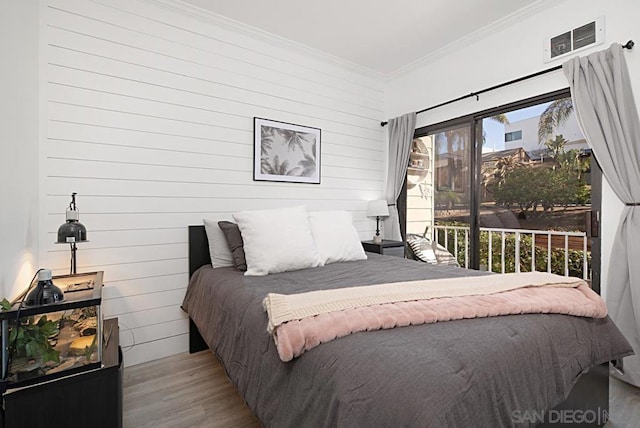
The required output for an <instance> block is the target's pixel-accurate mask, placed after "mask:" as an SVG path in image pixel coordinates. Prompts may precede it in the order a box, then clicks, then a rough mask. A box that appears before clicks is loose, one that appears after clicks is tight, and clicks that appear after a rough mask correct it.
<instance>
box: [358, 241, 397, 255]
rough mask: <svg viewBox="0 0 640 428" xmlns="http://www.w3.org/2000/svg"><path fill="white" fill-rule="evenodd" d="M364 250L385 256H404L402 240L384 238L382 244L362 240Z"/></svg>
mask: <svg viewBox="0 0 640 428" xmlns="http://www.w3.org/2000/svg"><path fill="white" fill-rule="evenodd" d="M362 246H363V247H364V250H365V251H368V252H370V253H378V254H383V255H385V256H394V257H404V242H402V241H392V240H390V239H385V240H383V241H382V244H375V243H374V242H373V241H362Z"/></svg>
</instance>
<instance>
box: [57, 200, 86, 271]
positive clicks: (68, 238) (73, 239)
mask: <svg viewBox="0 0 640 428" xmlns="http://www.w3.org/2000/svg"><path fill="white" fill-rule="evenodd" d="M79 218H80V212H79V211H78V207H77V206H76V193H72V194H71V203H70V204H69V207H68V208H67V222H66V223H65V224H63V225H62V226H60V227H59V228H58V240H57V241H56V244H69V245H70V246H71V269H70V272H71V274H72V275H74V274H75V273H76V251H77V248H76V243H78V242H87V228H86V227H84V225H83V224H82V223H80V222H79V221H78V219H79Z"/></svg>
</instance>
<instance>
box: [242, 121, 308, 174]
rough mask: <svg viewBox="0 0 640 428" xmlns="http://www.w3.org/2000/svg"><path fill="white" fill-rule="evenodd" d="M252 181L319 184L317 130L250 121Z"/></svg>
mask: <svg viewBox="0 0 640 428" xmlns="http://www.w3.org/2000/svg"><path fill="white" fill-rule="evenodd" d="M253 138H254V155H253V156H254V157H253V179H254V181H285V182H291V183H311V184H320V143H321V131H320V129H318V128H311V127H308V126H300V125H294V124H292V123H286V122H278V121H275V120H268V119H262V118H259V117H254V118H253Z"/></svg>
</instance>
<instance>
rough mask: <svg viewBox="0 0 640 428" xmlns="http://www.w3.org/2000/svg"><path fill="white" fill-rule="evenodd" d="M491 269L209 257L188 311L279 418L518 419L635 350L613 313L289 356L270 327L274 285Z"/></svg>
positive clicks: (286, 422) (458, 328)
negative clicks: (259, 263)
mask: <svg viewBox="0 0 640 428" xmlns="http://www.w3.org/2000/svg"><path fill="white" fill-rule="evenodd" d="M482 274H484V273H482V272H478V271H470V270H465V269H459V268H454V267H434V266H431V265H428V264H425V263H418V262H414V261H410V260H404V259H400V258H395V257H385V256H379V255H375V254H369V260H366V261H361V262H345V263H335V264H331V265H328V266H324V267H321V268H314V269H305V270H300V271H295V272H285V273H280V274H272V275H268V276H266V277H245V276H243V274H242V272H239V271H237V270H235V269H233V268H218V269H212V268H211V266H205V267H202V268H201V269H200V270H198V271H197V272H196V273H195V274H194V275H193V277H192V279H191V282H190V284H189V287H188V289H187V294H186V296H185V299H184V302H183V309H184V310H185V311H187V312H188V313H189V316H190V317H191V319H192V320H193V321H194V322H195V324H196V325H197V326H198V328H199V330H200V332H201V334H202V336H203V338H204V339H205V341H206V342H207V343H208V345H209V347H210V348H211V349H212V350H213V351H214V352H215V353H216V354H217V355H218V357H219V358H220V360H221V361H222V363H223V365H224V367H225V369H226V371H227V374H228V376H229V378H230V379H231V381H232V382H233V383H234V384H235V385H236V386H237V388H238V391H239V392H240V394H241V395H242V397H244V399H245V401H246V402H247V404H248V405H249V407H250V408H251V410H252V411H253V412H254V414H255V415H256V416H257V417H258V418H259V419H260V420H261V421H262V422H263V424H264V425H265V426H269V427H348V428H356V427H438V428H440V427H501V426H512V425H513V418H512V415H513V413H512V412H514V411H520V412H524V411H540V410H544V409H551V408H553V407H554V406H555V405H557V404H558V403H560V402H562V401H563V400H564V399H565V398H566V396H567V395H568V393H569V391H570V390H571V388H572V386H573V385H574V383H575V381H576V379H577V377H578V375H579V374H580V373H582V372H583V371H585V370H587V369H588V368H589V367H592V366H593V365H596V364H599V363H602V362H605V361H608V360H613V359H616V358H620V357H622V356H623V355H628V354H629V353H630V352H631V348H630V346H629V344H628V343H627V341H626V340H625V339H624V337H623V336H622V334H621V333H620V332H619V331H618V329H617V328H616V327H615V325H614V324H613V323H612V322H611V321H610V320H609V319H608V318H606V319H589V318H579V317H571V316H565V315H512V316H502V317H494V318H480V319H470V320H460V321H449V322H441V323H436V324H428V325H420V326H409V327H402V328H395V329H391V330H381V331H373V332H363V333H356V334H352V335H350V336H347V337H344V338H340V339H337V340H334V341H332V342H329V343H326V344H323V345H320V346H319V347H317V348H315V349H312V350H311V351H308V352H306V353H305V354H303V355H302V356H301V357H299V358H296V359H294V360H293V361H291V362H288V363H283V362H282V361H280V359H279V358H278V354H277V351H276V349H275V345H274V343H273V340H272V338H271V336H269V334H268V333H267V331H266V327H267V316H266V314H265V312H264V310H263V309H262V305H261V303H262V300H263V298H264V297H265V296H266V294H267V293H268V292H277V293H283V294H291V293H298V292H304V291H311V290H316V289H326V288H340V287H348V286H357V285H371V284H376V283H384V282H394V281H403V280H414V279H429V278H443V277H453V276H469V277H473V276H476V275H482ZM470 280H472V278H470Z"/></svg>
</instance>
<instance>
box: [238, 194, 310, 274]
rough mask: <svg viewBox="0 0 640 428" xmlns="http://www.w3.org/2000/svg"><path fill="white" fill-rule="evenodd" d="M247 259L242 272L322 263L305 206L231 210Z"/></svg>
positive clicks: (277, 269) (302, 266)
mask: <svg viewBox="0 0 640 428" xmlns="http://www.w3.org/2000/svg"><path fill="white" fill-rule="evenodd" d="M233 218H234V219H235V220H236V223H238V227H239V228H240V233H241V234H242V240H243V241H244V253H245V257H246V259H247V271H246V272H245V275H249V276H262V275H267V274H269V273H276V272H285V271H290V270H298V269H305V268H310V267H316V266H322V259H321V257H320V254H319V253H318V250H317V249H316V246H315V243H314V241H313V235H312V234H311V227H310V225H309V217H308V214H307V209H306V208H305V207H304V206H299V207H292V208H281V209H273V210H259V211H242V212H238V213H235V214H233Z"/></svg>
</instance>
